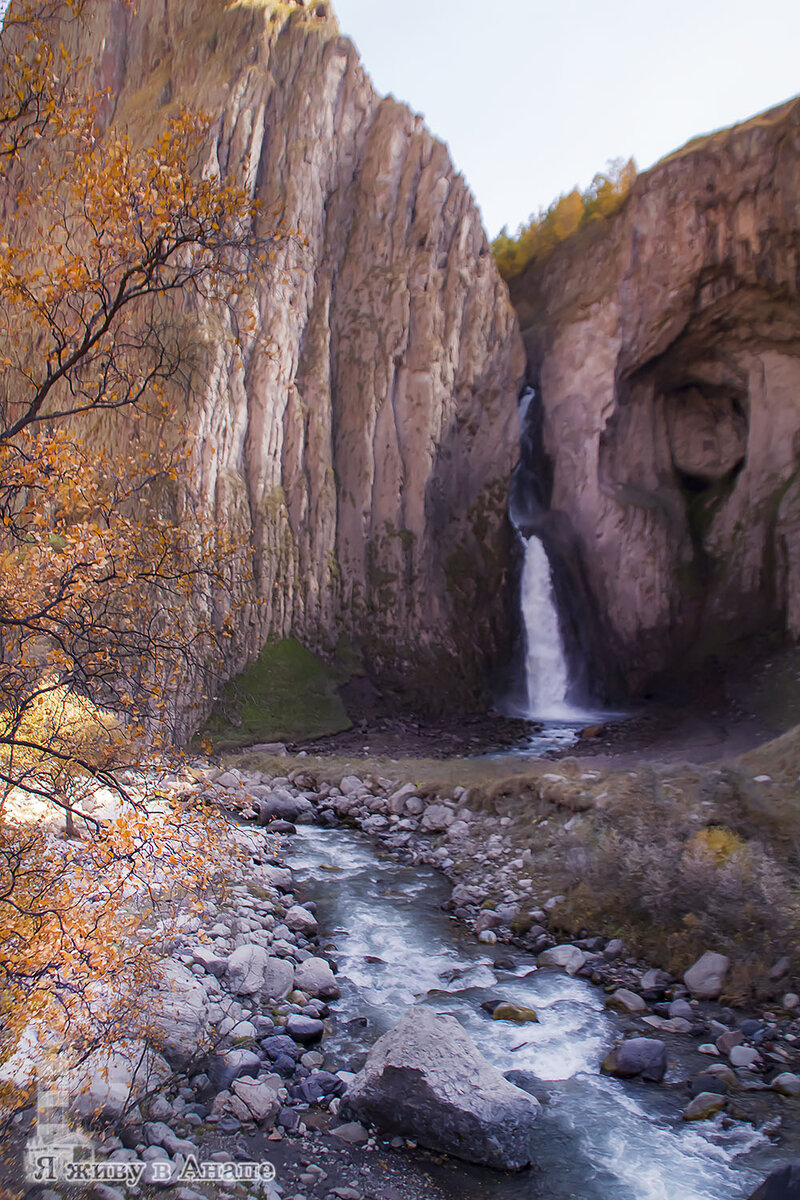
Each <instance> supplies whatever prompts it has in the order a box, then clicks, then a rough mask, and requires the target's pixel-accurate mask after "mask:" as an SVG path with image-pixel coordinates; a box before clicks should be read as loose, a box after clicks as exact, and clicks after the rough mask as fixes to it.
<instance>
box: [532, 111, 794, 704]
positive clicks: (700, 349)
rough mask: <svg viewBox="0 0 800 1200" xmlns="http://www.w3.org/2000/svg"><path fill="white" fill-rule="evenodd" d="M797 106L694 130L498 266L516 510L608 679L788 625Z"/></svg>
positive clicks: (685, 662) (670, 666)
mask: <svg viewBox="0 0 800 1200" xmlns="http://www.w3.org/2000/svg"><path fill="white" fill-rule="evenodd" d="M799 121H800V104H799V103H798V101H797V100H792V101H790V102H788V103H787V104H784V105H782V106H780V107H779V108H776V109H774V110H771V111H770V112H766V113H763V114H761V115H760V116H757V117H754V118H753V119H752V120H750V121H747V122H745V123H743V124H741V125H737V126H735V127H733V128H732V129H727V130H720V131H719V132H716V133H714V134H711V135H709V136H707V137H700V138H696V139H695V140H694V141H692V142H689V143H688V144H687V145H686V146H684V147H682V148H681V149H680V150H677V151H676V152H675V153H674V154H672V155H669V156H668V157H667V158H666V159H664V160H663V161H662V162H660V163H657V164H656V166H654V167H652V168H651V169H650V170H648V171H646V172H644V173H643V174H642V175H640V176H639V177H638V179H637V180H636V181H635V183H634V184H633V186H632V188H631V190H630V193H629V194H628V195H627V197H626V198H625V200H624V202H623V204H622V206H621V208H620V211H619V212H618V213H616V214H615V215H614V216H612V217H610V218H608V219H607V220H601V221H596V222H594V223H592V222H590V223H589V224H588V225H587V226H586V227H584V228H582V229H581V230H579V231H578V233H576V234H574V235H573V236H572V237H571V238H568V239H567V240H566V241H565V242H564V243H563V244H562V245H561V246H558V247H556V248H555V250H553V251H552V253H550V254H549V255H547V256H545V257H543V258H542V259H541V260H537V261H534V262H533V263H531V265H530V266H529V267H527V269H526V270H524V271H523V272H522V273H521V274H519V275H517V276H516V277H514V278H512V279H511V281H510V288H511V295H512V299H513V301H514V304H515V307H516V310H517V313H518V316H519V320H520V325H521V328H522V331H523V336H524V339H525V344H526V349H527V353H528V381H529V383H530V384H531V385H532V386H533V387H535V388H536V392H537V397H538V407H537V409H536V411H535V413H534V414H533V417H534V420H535V422H538V426H537V429H538V434H537V436H538V438H539V442H538V445H539V455H538V460H537V466H538V470H539V475H540V479H541V480H542V481H545V483H544V491H545V493H546V495H545V496H544V503H543V505H542V504H541V503H540V504H538V505H537V503H535V502H534V501H529V502H528V503H527V504H526V503H525V502H524V501H523V504H522V507H523V509H524V510H525V522H526V527H528V528H531V529H536V530H537V531H538V532H539V533H540V534H541V536H542V538H543V539H544V540H545V542H546V544H547V546H548V549H549V550H550V552H551V555H552V556H553V557H554V559H555V560H556V561H557V562H558V563H559V565H560V566H559V581H558V586H559V589H560V593H561V600H562V604H563V605H564V607H565V608H566V609H567V610H568V611H571V612H572V614H573V620H574V621H575V622H576V623H577V624H578V625H579V626H580V630H581V637H582V641H583V649H584V652H586V651H587V650H588V653H589V654H590V656H591V659H592V661H593V662H594V663H595V664H596V666H597V670H598V671H599V673H600V675H601V677H603V678H604V679H605V681H606V683H607V685H608V686H609V687H610V689H611V690H612V691H616V693H617V694H623V693H625V692H630V691H631V690H633V691H636V690H639V689H642V688H645V687H647V686H648V685H650V684H652V683H653V681H655V680H657V679H659V678H660V677H664V676H667V675H672V676H673V677H674V676H675V675H676V674H678V673H679V672H680V671H683V672H685V671H686V670H687V668H690V667H691V666H692V664H699V663H703V662H708V661H709V660H711V659H712V658H713V655H714V654H717V653H723V652H724V648H725V647H730V645H731V644H732V643H735V642H736V641H737V640H740V639H743V638H747V637H749V636H752V635H753V634H754V633H759V632H760V633H764V632H770V633H774V634H783V635H784V636H785V635H786V634H787V633H788V634H789V635H790V636H792V637H794V636H796V635H797V616H796V613H795V607H796V594H797V584H796V578H795V571H796V567H795V561H796V541H797V525H796V513H795V510H796V501H795V493H796V488H797V439H798V428H799V425H798V422H800V414H798V408H797V404H796V402H795V392H796V385H797V370H798V368H797V362H798V359H797V345H798V343H797V318H798V311H800V310H799V309H798V297H797V270H796V263H797V254H798V229H799V228H800V213H799V212H798V208H797V203H798V200H797V197H798V186H797V171H798V162H799V161H800V156H799V155H798V122H799ZM676 663H679V664H680V667H679V669H678V671H676V669H675V664H676Z"/></svg>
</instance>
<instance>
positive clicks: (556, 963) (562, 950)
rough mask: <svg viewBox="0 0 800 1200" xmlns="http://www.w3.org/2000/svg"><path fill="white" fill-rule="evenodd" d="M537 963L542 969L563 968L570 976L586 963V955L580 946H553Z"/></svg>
mask: <svg viewBox="0 0 800 1200" xmlns="http://www.w3.org/2000/svg"><path fill="white" fill-rule="evenodd" d="M536 961H537V963H538V964H539V966H540V967H563V968H564V970H565V971H566V972H567V974H568V975H574V974H575V973H576V972H577V971H580V969H581V967H582V966H583V965H584V963H585V962H586V955H585V954H584V952H583V951H582V950H581V949H580V947H579V946H570V945H565V946H551V948H550V949H549V950H543V951H542V953H541V954H540V955H539V957H538V958H537V960H536Z"/></svg>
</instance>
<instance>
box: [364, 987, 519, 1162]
mask: <svg viewBox="0 0 800 1200" xmlns="http://www.w3.org/2000/svg"><path fill="white" fill-rule="evenodd" d="M342 1108H343V1109H345V1110H346V1111H347V1113H348V1114H349V1115H351V1116H352V1117H354V1118H358V1119H361V1120H365V1121H369V1122H372V1123H374V1124H376V1125H378V1126H380V1127H381V1128H383V1129H387V1130H390V1131H391V1132H394V1133H398V1134H401V1135H404V1136H408V1137H413V1138H416V1140H417V1141H419V1142H421V1143H422V1144H423V1145H424V1146H427V1147H428V1148H429V1149H431V1150H438V1151H443V1152H444V1153H446V1154H453V1155H455V1156H456V1157H457V1158H462V1159H465V1160H466V1161H467V1162H477V1163H485V1164H486V1166H489V1167H494V1168H496V1169H497V1170H510V1171H518V1170H520V1169H521V1168H522V1167H524V1166H526V1165H527V1164H528V1163H530V1162H531V1161H532V1160H533V1158H534V1153H535V1144H536V1120H537V1118H538V1116H539V1113H540V1111H541V1109H540V1106H539V1103H538V1101H537V1100H536V1099H534V1097H533V1096H530V1095H528V1093H527V1092H523V1091H521V1090H520V1089H519V1088H517V1087H514V1086H513V1085H512V1084H510V1083H508V1082H507V1080H505V1079H504V1078H503V1076H502V1075H501V1074H500V1072H499V1071H498V1070H496V1069H495V1068H494V1067H493V1066H492V1065H491V1064H490V1063H489V1062H487V1061H486V1059H485V1058H484V1057H483V1055H482V1054H481V1053H480V1051H479V1050H478V1048H477V1046H476V1045H475V1043H474V1042H473V1041H472V1039H471V1038H470V1037H469V1036H468V1035H467V1034H466V1033H465V1031H464V1030H463V1029H462V1028H461V1026H460V1025H459V1023H458V1021H457V1020H456V1019H455V1017H450V1016H438V1015H437V1014H436V1013H435V1012H433V1010H432V1009H430V1008H425V1007H423V1006H421V1007H418V1008H412V1009H409V1011H408V1012H407V1013H406V1014H405V1015H404V1016H403V1017H402V1018H401V1019H400V1021H398V1023H397V1024H396V1025H395V1026H394V1027H393V1028H392V1029H390V1030H389V1032H388V1033H385V1034H384V1035H383V1037H381V1038H379V1039H378V1041H377V1042H376V1043H375V1045H374V1046H373V1047H372V1049H371V1051H370V1052H369V1055H368V1057H367V1061H366V1063H365V1064H364V1068H363V1070H361V1071H359V1073H358V1074H357V1075H356V1077H355V1079H353V1081H352V1082H351V1084H350V1086H349V1087H348V1090H347V1094H346V1096H345V1098H344V1101H343V1105H342ZM340 1111H342V1110H340Z"/></svg>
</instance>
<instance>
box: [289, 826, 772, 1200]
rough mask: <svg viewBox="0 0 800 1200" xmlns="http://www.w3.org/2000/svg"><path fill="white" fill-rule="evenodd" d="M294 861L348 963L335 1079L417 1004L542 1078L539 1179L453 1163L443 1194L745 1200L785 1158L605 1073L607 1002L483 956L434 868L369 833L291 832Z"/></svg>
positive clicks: (332, 1044)
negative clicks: (404, 859)
mask: <svg viewBox="0 0 800 1200" xmlns="http://www.w3.org/2000/svg"><path fill="white" fill-rule="evenodd" d="M288 860H289V864H290V865H291V867H292V869H293V870H294V871H295V872H296V873H297V876H298V879H299V881H300V883H301V887H302V890H303V893H304V895H305V896H306V897H308V898H310V899H313V900H315V901H316V903H317V919H318V921H319V923H320V931H321V934H322V935H323V941H322V944H323V945H326V940H327V945H326V952H327V953H328V954H329V956H330V957H331V958H333V959H334V960H335V961H336V962H337V964H338V967H339V976H338V981H339V984H340V987H341V989H342V996H341V1000H339V1001H338V1002H337V1003H336V1005H335V1009H334V1014H333V1015H334V1023H335V1029H334V1031H333V1033H332V1034H331V1035H330V1036H329V1037H328V1038H327V1039H326V1043H325V1046H326V1049H327V1050H328V1051H329V1052H330V1053H331V1054H332V1056H333V1057H334V1058H335V1059H336V1061H337V1062H338V1064H339V1066H340V1067H342V1068H344V1067H347V1068H348V1069H351V1070H357V1069H358V1068H359V1067H360V1066H361V1064H362V1063H363V1060H364V1057H365V1055H366V1052H367V1050H368V1049H369V1047H370V1046H371V1045H372V1044H373V1042H374V1041H375V1040H376V1038H377V1037H379V1036H380V1034H382V1033H383V1032H385V1030H387V1029H388V1028H390V1026H391V1025H393V1024H394V1023H395V1021H396V1020H397V1019H398V1018H399V1017H400V1016H401V1015H402V1013H403V1012H405V1010H406V1009H407V1008H409V1007H410V1006H411V1005H413V1004H418V1003H422V1004H429V1005H432V1006H433V1007H434V1008H435V1009H436V1010H437V1011H438V1012H448V1013H452V1014H453V1015H455V1016H456V1017H457V1018H458V1020H459V1021H460V1022H461V1023H462V1024H463V1025H464V1027H465V1028H466V1029H467V1031H468V1032H469V1033H470V1035H471V1036H472V1038H473V1039H474V1041H475V1042H476V1043H477V1045H478V1046H479V1047H480V1049H481V1051H482V1052H483V1054H484V1055H485V1056H486V1058H487V1059H489V1061H490V1062H492V1063H493V1064H494V1065H495V1066H496V1067H497V1068H498V1069H499V1070H500V1071H503V1072H505V1071H509V1070H514V1069H516V1070H521V1071H529V1072H531V1074H532V1075H533V1076H535V1077H536V1079H537V1080H538V1081H539V1082H538V1083H537V1084H536V1088H535V1090H536V1094H537V1095H538V1098H539V1099H540V1100H541V1101H542V1102H543V1105H544V1109H543V1113H542V1116H541V1118H540V1122H539V1125H540V1130H541V1151H540V1154H539V1156H538V1161H537V1165H536V1168H534V1169H532V1170H527V1171H523V1172H521V1173H520V1174H518V1175H505V1174H496V1173H494V1172H490V1171H488V1170H484V1169H483V1168H480V1167H472V1166H469V1165H468V1164H463V1169H461V1168H459V1170H458V1172H457V1174H456V1173H455V1172H454V1171H453V1170H452V1163H451V1169H450V1170H449V1171H443V1173H442V1179H441V1180H439V1179H437V1182H438V1183H439V1184H440V1186H442V1187H447V1186H448V1181H449V1186H450V1188H451V1189H452V1188H453V1183H454V1175H455V1181H456V1183H457V1190H455V1189H454V1190H453V1191H452V1194H453V1197H454V1200H455V1198H456V1197H457V1198H458V1200H478V1198H483V1197H489V1196H491V1197H492V1200H495V1198H497V1200H544V1198H545V1197H547V1200H578V1198H579V1200H726V1198H729V1197H730V1198H735V1200H740V1198H743V1197H747V1196H749V1195H750V1194H751V1192H752V1191H753V1190H754V1189H755V1187H757V1185H758V1183H759V1182H760V1181H761V1180H762V1179H763V1178H764V1176H765V1175H766V1174H768V1173H769V1171H770V1170H772V1169H774V1168H775V1166H776V1165H777V1163H776V1156H777V1157H782V1156H781V1155H780V1154H779V1152H778V1151H777V1150H776V1147H775V1146H774V1145H771V1144H770V1142H769V1138H768V1137H767V1135H766V1134H765V1133H763V1132H759V1131H758V1130H756V1129H755V1128H754V1127H753V1126H751V1125H749V1124H745V1123H742V1122H732V1121H728V1120H726V1119H725V1118H723V1117H717V1118H716V1119H715V1121H707V1122H703V1123H701V1124H695V1123H691V1124H687V1123H684V1122H682V1121H681V1120H680V1111H681V1107H682V1105H683V1104H685V1103H686V1099H685V1092H683V1091H682V1090H680V1091H677V1090H674V1089H669V1088H663V1087H658V1086H656V1085H653V1084H642V1083H639V1084H636V1083H626V1084H622V1083H620V1082H618V1081H617V1080H613V1079H610V1078H607V1077H605V1076H602V1075H600V1074H599V1070H598V1065H599V1062H600V1060H601V1058H602V1057H603V1055H604V1053H605V1051H606V1050H607V1049H609V1048H610V1047H611V1045H613V1042H614V1040H615V1034H616V1027H615V1025H614V1023H613V1018H612V1017H610V1016H609V1015H608V1014H607V1012H606V1010H605V1008H604V1003H603V993H602V992H600V991H599V990H598V989H596V988H594V987H592V985H591V984H589V983H587V982H585V981H584V980H582V979H574V978H571V977H570V976H568V975H566V974H564V973H562V972H559V971H554V970H549V969H540V970H535V969H534V968H535V962H534V959H533V958H532V957H531V956H527V955H525V954H523V953H522V952H520V951H518V950H517V949H516V948H514V947H511V948H506V947H503V946H501V945H497V946H492V947H485V946H482V945H479V944H478V943H477V942H476V941H475V940H474V938H473V937H472V936H471V935H469V934H468V933H467V932H466V931H464V930H463V929H462V928H461V927H460V926H459V925H458V923H457V922H456V921H455V920H453V919H452V918H450V917H449V916H447V915H446V914H445V913H444V912H443V911H442V909H441V904H442V902H443V901H444V900H446V899H447V898H448V896H449V886H448V883H447V881H446V880H445V879H444V877H443V876H442V875H440V874H438V873H437V872H436V871H434V870H432V869H430V868H426V867H410V866H406V865H403V864H400V863H397V862H394V861H393V860H391V859H390V858H388V857H383V856H380V855H379V853H378V852H376V851H375V850H374V849H373V847H372V845H371V843H370V842H369V841H368V840H367V839H366V838H365V837H364V836H363V835H361V834H357V833H352V832H350V831H343V830H323V829H318V828H316V827H314V826H303V827H300V828H298V831H297V836H296V837H293V838H292V839H291V846H290V848H289V852H288ZM333 947H335V949H333ZM496 960H497V962H499V963H505V964H507V965H504V966H497V965H495V962H496ZM512 964H513V965H512ZM490 996H491V997H500V998H502V999H507V1000H513V1001H515V1002H518V1003H521V1004H525V1005H530V1006H531V1007H533V1008H535V1009H536V1011H537V1013H538V1014H539V1020H540V1023H539V1024H533V1025H523V1026H519V1025H512V1024H510V1023H506V1022H502V1021H492V1020H491V1018H490V1017H489V1016H488V1015H487V1014H486V1013H485V1012H484V1011H483V1010H482V1009H481V1003H482V1001H484V1000H486V999H488V998H489V997H490ZM669 1078H670V1077H669V1075H668V1076H667V1081H668V1080H669ZM532 1090H533V1089H532Z"/></svg>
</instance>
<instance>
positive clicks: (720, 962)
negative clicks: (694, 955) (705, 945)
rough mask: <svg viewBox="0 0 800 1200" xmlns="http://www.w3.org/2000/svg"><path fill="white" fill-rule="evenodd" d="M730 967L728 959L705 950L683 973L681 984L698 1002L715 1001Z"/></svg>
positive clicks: (712, 951)
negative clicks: (684, 985)
mask: <svg viewBox="0 0 800 1200" xmlns="http://www.w3.org/2000/svg"><path fill="white" fill-rule="evenodd" d="M729 967H730V959H729V958H727V957H726V956H725V955H724V954H717V953H716V951H714V950H706V952H705V954H703V955H701V956H700V958H698V960H697V962H696V963H694V965H693V966H691V967H689V970H688V971H686V972H685V973H684V976H683V982H684V983H685V984H686V986H687V988H688V989H689V991H690V993H691V994H692V996H694V997H695V998H696V999H698V1000H716V998H717V997H718V996H719V994H720V992H721V991H722V984H723V981H724V979H725V976H726V975H727V973H728V968H729Z"/></svg>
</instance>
